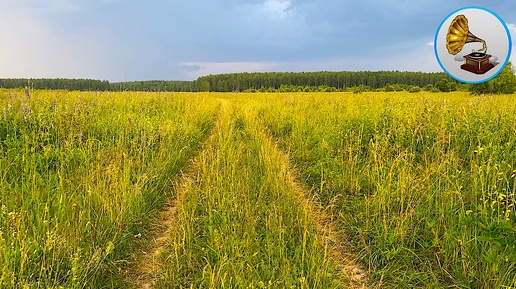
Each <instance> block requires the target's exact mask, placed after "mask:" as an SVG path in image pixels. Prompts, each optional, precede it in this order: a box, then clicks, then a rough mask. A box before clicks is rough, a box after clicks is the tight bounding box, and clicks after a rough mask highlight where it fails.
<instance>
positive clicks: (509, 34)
mask: <svg viewBox="0 0 516 289" xmlns="http://www.w3.org/2000/svg"><path fill="white" fill-rule="evenodd" d="M466 9H478V10H484V11H486V12H487V13H490V14H491V15H493V16H494V17H496V18H497V19H498V21H500V23H502V26H503V28H504V29H505V33H507V38H508V39H509V51H508V52H507V58H506V59H505V62H504V63H503V65H502V68H501V69H500V70H498V72H497V73H495V74H494V75H492V76H491V77H489V78H487V79H484V80H481V81H467V80H463V79H460V78H458V77H455V76H454V75H452V74H451V73H450V72H448V70H446V68H444V65H443V64H442V63H441V59H439V54H438V53H437V36H438V35H439V32H441V28H442V26H443V24H444V22H446V20H448V19H449V18H450V16H452V15H453V14H455V13H457V12H459V11H462V10H466ZM511 52H512V39H511V33H510V32H509V28H507V25H506V24H505V22H504V21H503V20H502V18H500V16H498V14H496V13H494V12H493V11H491V10H489V9H487V8H484V7H479V6H467V7H462V8H460V9H457V10H455V11H453V12H452V13H450V14H448V16H446V17H445V18H444V20H443V21H442V22H441V24H439V27H438V28H437V32H436V33H435V38H434V53H435V58H437V62H439V65H440V66H441V68H442V69H443V70H444V72H446V74H448V75H449V76H450V77H451V78H453V79H455V80H457V81H460V82H463V83H469V84H477V83H483V82H486V81H489V80H491V79H493V78H495V77H496V76H498V74H500V72H502V70H503V69H504V68H505V66H506V65H507V62H509V59H510V58H511Z"/></svg>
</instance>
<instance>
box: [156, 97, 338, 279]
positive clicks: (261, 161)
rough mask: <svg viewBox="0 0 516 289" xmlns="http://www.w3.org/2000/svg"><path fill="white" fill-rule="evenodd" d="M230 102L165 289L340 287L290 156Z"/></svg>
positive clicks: (184, 207)
mask: <svg viewBox="0 0 516 289" xmlns="http://www.w3.org/2000/svg"><path fill="white" fill-rule="evenodd" d="M241 101H245V99H243V98H240V99H238V100H237V101H236V100H233V99H231V101H228V100H225V103H226V104H225V105H224V106H223V108H222V112H221V118H220V120H219V121H218V123H217V125H216V127H215V130H216V134H215V135H214V138H213V140H212V141H211V143H210V145H209V146H208V148H207V149H206V150H205V151H204V152H203V153H202V154H201V155H200V156H199V158H198V159H197V160H196V163H195V167H196V169H195V174H194V175H193V176H192V177H191V181H190V184H189V185H188V186H187V187H186V188H185V192H184V194H183V195H182V196H181V197H180V201H181V202H180V205H179V207H178V215H177V217H176V220H175V225H174V226H173V227H172V228H171V236H170V241H169V248H168V250H167V253H166V254H165V257H164V261H163V264H168V266H167V267H166V269H165V271H164V273H163V275H164V277H163V278H162V280H161V281H160V283H159V286H158V287H160V288H186V287H190V288H244V287H245V288H340V287H339V284H340V286H342V285H341V283H339V282H340V281H339V277H338V276H337V275H336V274H337V271H336V269H335V267H334V266H333V265H332V264H331V261H330V257H329V255H328V251H327V249H328V248H326V246H325V242H324V240H323V237H322V236H321V235H320V234H318V230H317V228H316V225H315V222H314V220H313V215H312V211H311V209H310V206H309V204H308V203H307V202H306V201H305V200H304V198H303V197H302V196H300V195H299V193H296V192H295V191H294V188H293V187H292V184H291V183H290V182H289V180H290V178H289V175H288V174H289V169H288V159H286V158H284V157H283V156H282V155H281V154H280V153H279V151H278V150H277V148H276V147H275V146H273V145H272V144H271V143H270V142H269V141H268V139H267V137H266V136H265V134H264V133H263V132H262V127H261V126H260V124H259V122H258V121H257V120H256V119H255V118H254V117H253V114H254V113H253V112H252V111H248V110H246V107H243V106H242V107H241V106H239V105H237V104H231V103H240V102H241Z"/></svg>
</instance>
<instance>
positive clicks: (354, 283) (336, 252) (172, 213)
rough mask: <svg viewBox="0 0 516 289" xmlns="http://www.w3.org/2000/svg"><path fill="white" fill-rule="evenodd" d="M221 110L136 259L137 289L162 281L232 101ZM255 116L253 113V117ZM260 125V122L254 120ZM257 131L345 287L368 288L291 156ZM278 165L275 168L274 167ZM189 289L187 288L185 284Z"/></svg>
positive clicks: (262, 128) (364, 278)
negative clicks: (166, 255)
mask: <svg viewBox="0 0 516 289" xmlns="http://www.w3.org/2000/svg"><path fill="white" fill-rule="evenodd" d="M220 101H221V108H220V110H219V115H218V116H217V119H216V122H215V125H214V127H213V129H212V131H211V132H210V136H209V137H208V138H207V140H206V141H205V143H204V144H203V145H202V149H201V150H200V152H199V154H198V155H197V157H195V158H193V159H192V160H190V161H189V162H188V164H187V168H186V170H185V173H183V174H182V175H181V177H180V178H179V180H178V182H177V184H176V186H175V188H176V194H175V196H174V198H172V199H171V200H169V203H168V204H167V206H166V207H165V209H164V210H163V211H162V212H161V213H160V217H159V218H158V220H157V223H156V224H155V225H154V226H153V227H152V228H151V235H152V237H151V239H150V241H149V242H148V243H147V244H146V247H145V248H143V249H140V250H139V251H138V252H137V253H136V254H135V257H134V260H135V261H134V263H135V265H134V266H133V268H132V272H130V274H129V276H132V277H130V278H129V279H130V280H131V282H132V283H133V284H134V287H135V288H154V286H155V284H156V282H157V281H158V279H159V274H160V272H162V269H163V267H162V266H163V264H161V258H160V256H161V254H162V252H163V251H164V250H165V249H166V245H167V241H168V238H169V236H170V231H169V230H170V228H171V227H172V226H173V224H174V222H175V217H176V214H177V211H178V208H179V211H181V203H182V202H183V200H184V198H185V194H186V193H187V192H188V190H189V189H190V188H191V186H192V182H193V180H192V176H194V175H195V172H196V170H197V169H198V167H197V166H196V163H198V162H199V161H200V160H199V158H201V157H202V156H203V154H205V151H206V150H209V149H210V148H211V147H212V146H213V142H214V139H215V138H216V136H217V134H218V133H220V132H219V131H218V129H217V128H218V127H219V125H218V123H219V121H220V119H221V117H222V114H224V113H226V112H227V111H228V109H227V108H228V106H229V105H230V104H229V101H228V100H224V99H221V100H220ZM251 114H254V113H251ZM255 121H256V122H258V123H259V121H258V119H255ZM256 127H259V128H261V129H260V131H261V132H260V133H258V135H257V136H258V137H260V138H263V139H264V140H265V147H264V149H266V150H267V151H268V152H270V153H271V154H272V155H276V156H277V157H275V158H272V159H271V160H270V162H271V164H270V165H276V166H277V165H279V166H281V171H282V172H283V173H282V175H283V176H284V177H285V178H286V179H285V181H286V182H287V183H288V184H289V186H290V188H291V190H290V191H291V192H292V193H294V194H295V195H296V196H295V197H296V198H297V199H298V200H299V202H300V203H301V204H302V205H303V207H304V209H305V212H306V213H307V214H308V215H309V216H310V218H311V219H312V220H313V222H314V223H315V224H316V227H317V230H318V233H319V234H320V235H321V236H322V237H323V240H324V243H325V247H326V249H327V250H328V252H329V255H330V256H331V259H332V260H333V263H334V265H335V266H337V268H338V269H339V271H340V272H341V276H340V277H341V278H342V279H344V280H343V281H344V283H346V284H345V285H346V288H355V289H358V288H367V287H366V283H367V274H366V273H365V272H364V271H363V270H362V269H361V268H360V267H359V266H358V265H357V264H356V262H355V260H354V259H353V256H350V255H346V254H345V252H346V248H345V247H344V246H343V244H345V243H344V242H343V240H342V239H341V237H340V236H339V234H338V233H336V232H337V231H336V230H335V229H334V227H333V224H332V221H331V217H330V216H327V215H325V213H324V211H325V210H324V208H322V207H321V206H320V205H319V204H317V203H315V202H313V201H311V200H310V198H309V196H310V192H309V191H308V190H307V189H305V188H303V186H302V185H301V182H299V181H298V180H297V179H296V175H297V173H296V171H295V170H294V169H293V168H292V165H291V163H290V160H289V156H288V155H287V154H285V153H284V152H282V151H281V150H280V149H279V148H278V147H277V145H276V144H275V143H274V141H273V140H272V139H271V138H270V136H269V135H268V134H267V133H266V131H265V129H264V126H263V125H261V124H257V125H256ZM272 163H275V164H272ZM185 285H186V284H185Z"/></svg>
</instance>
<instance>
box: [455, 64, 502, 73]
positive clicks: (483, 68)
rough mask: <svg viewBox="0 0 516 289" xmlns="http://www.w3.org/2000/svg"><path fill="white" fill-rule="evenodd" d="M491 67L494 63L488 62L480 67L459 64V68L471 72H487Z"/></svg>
mask: <svg viewBox="0 0 516 289" xmlns="http://www.w3.org/2000/svg"><path fill="white" fill-rule="evenodd" d="M493 67H494V65H493V64H492V63H489V64H487V65H485V66H483V67H482V68H480V69H479V68H477V67H474V66H470V65H467V64H463V65H461V66H460V68H462V69H464V70H467V71H469V72H473V73H475V74H484V73H486V72H488V71H489V70H490V69H491V68H493Z"/></svg>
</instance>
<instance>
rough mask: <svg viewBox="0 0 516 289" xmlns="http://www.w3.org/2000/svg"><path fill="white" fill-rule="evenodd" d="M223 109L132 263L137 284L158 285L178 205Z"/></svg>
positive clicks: (132, 279) (144, 288)
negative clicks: (162, 260) (164, 253)
mask: <svg viewBox="0 0 516 289" xmlns="http://www.w3.org/2000/svg"><path fill="white" fill-rule="evenodd" d="M220 101H221V106H226V105H227V101H226V100H224V99H221V100H220ZM222 111H223V109H222V108H221V109H219V112H218V115H217V117H216V119H215V123H214V125H213V127H212V129H211V131H210V133H209V136H208V137H207V139H206V140H205V142H204V143H203V144H202V146H201V149H200V151H199V152H198V154H197V156H196V157H194V158H193V159H190V160H188V162H187V164H186V168H185V170H184V171H183V172H182V173H181V176H180V178H179V179H178V180H177V181H176V183H175V185H174V188H175V190H176V193H175V195H174V196H173V197H171V198H170V199H169V200H168V201H167V204H166V206H165V208H164V209H163V211H161V212H160V213H159V217H158V218H157V222H156V223H155V224H153V225H152V226H151V229H150V234H151V238H150V240H149V242H148V243H147V244H146V245H145V246H144V247H142V248H140V249H139V250H138V251H137V252H136V253H135V254H134V256H133V262H134V265H133V266H131V269H130V270H129V272H128V274H127V276H128V279H129V280H130V282H131V283H132V284H134V286H133V287H134V288H142V289H151V288H154V286H155V284H156V282H157V280H158V278H159V273H160V270H161V268H162V265H163V264H161V258H160V257H161V254H162V252H163V251H164V250H165V248H166V245H167V240H168V238H169V236H170V231H169V230H170V228H171V226H172V225H173V223H174V219H175V217H176V214H177V207H178V205H179V204H180V203H181V201H182V199H183V198H184V195H185V193H186V191H188V188H189V187H190V184H191V179H190V176H191V175H192V173H193V171H194V170H195V163H196V162H197V161H198V160H197V159H198V158H199V157H200V156H201V155H202V154H203V152H204V151H205V150H206V149H208V148H209V147H210V145H211V143H212V142H213V139H214V138H215V136H216V134H217V127H218V125H217V123H218V121H219V119H220V117H221V113H222Z"/></svg>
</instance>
